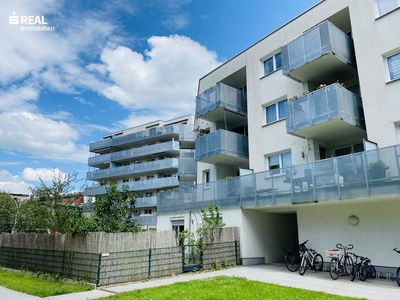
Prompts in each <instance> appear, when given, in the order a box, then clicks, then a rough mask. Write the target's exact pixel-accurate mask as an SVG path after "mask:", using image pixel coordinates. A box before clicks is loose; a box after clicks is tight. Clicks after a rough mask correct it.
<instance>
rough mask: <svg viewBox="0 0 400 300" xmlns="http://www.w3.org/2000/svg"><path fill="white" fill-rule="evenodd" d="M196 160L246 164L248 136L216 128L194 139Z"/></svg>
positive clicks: (233, 164)
mask: <svg viewBox="0 0 400 300" xmlns="http://www.w3.org/2000/svg"><path fill="white" fill-rule="evenodd" d="M196 160H197V161H201V162H205V163H210V164H214V163H219V164H225V165H232V166H237V165H243V164H248V160H249V142H248V137H247V136H244V135H241V134H237V133H234V132H231V131H226V130H221V129H220V130H217V131H215V132H212V133H209V134H206V135H204V136H202V137H200V138H198V139H197V140H196Z"/></svg>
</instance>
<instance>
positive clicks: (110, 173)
mask: <svg viewBox="0 0 400 300" xmlns="http://www.w3.org/2000/svg"><path fill="white" fill-rule="evenodd" d="M174 168H176V169H178V159H177V158H169V159H161V160H156V161H151V162H143V163H138V164H132V165H129V166H121V167H115V168H109V169H104V170H97V171H94V172H87V175H86V179H87V180H102V179H113V178H118V177H123V176H130V175H132V176H134V175H135V174H143V173H148V172H156V171H163V170H166V169H174Z"/></svg>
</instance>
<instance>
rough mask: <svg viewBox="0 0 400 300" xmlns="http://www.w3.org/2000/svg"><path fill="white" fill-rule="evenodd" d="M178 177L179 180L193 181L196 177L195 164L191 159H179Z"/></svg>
mask: <svg viewBox="0 0 400 300" xmlns="http://www.w3.org/2000/svg"><path fill="white" fill-rule="evenodd" d="M178 175H179V176H180V178H181V180H189V179H195V178H196V175H197V162H196V160H195V159H194V157H193V158H179V166H178Z"/></svg>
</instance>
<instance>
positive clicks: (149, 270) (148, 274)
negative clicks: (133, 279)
mask: <svg viewBox="0 0 400 300" xmlns="http://www.w3.org/2000/svg"><path fill="white" fill-rule="evenodd" d="M150 273H151V248H150V249H149V269H148V273H147V278H148V279H150Z"/></svg>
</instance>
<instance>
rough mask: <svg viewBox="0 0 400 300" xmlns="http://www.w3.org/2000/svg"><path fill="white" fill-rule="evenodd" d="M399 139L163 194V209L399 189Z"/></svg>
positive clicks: (244, 205)
mask: <svg viewBox="0 0 400 300" xmlns="http://www.w3.org/2000/svg"><path fill="white" fill-rule="evenodd" d="M399 155H400V145H397V146H391V147H386V148H380V149H376V150H370V151H365V152H360V153H355V154H351V155H346V156H340V157H337V158H330V159H325V160H320V161H315V162H313V163H309V164H303V165H295V166H293V167H290V168H286V169H275V170H273V171H266V172H260V173H255V174H250V175H245V176H240V177H233V178H230V179H226V180H219V181H214V182H209V183H207V184H200V185H195V186H192V187H187V188H185V189H179V190H174V191H166V192H162V193H159V194H158V203H157V211H158V214H162V213H173V212H182V211H185V210H199V209H201V208H204V209H206V208H207V206H208V204H209V203H210V202H211V203H213V204H218V205H219V207H220V208H228V207H242V208H254V207H269V206H277V205H286V206H290V205H292V204H299V203H308V202H316V201H318V202H320V201H331V200H343V199H367V198H376V199H377V200H379V198H380V197H382V196H388V195H396V196H399V195H400V180H399V179H400V177H399V174H400V156H399Z"/></svg>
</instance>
